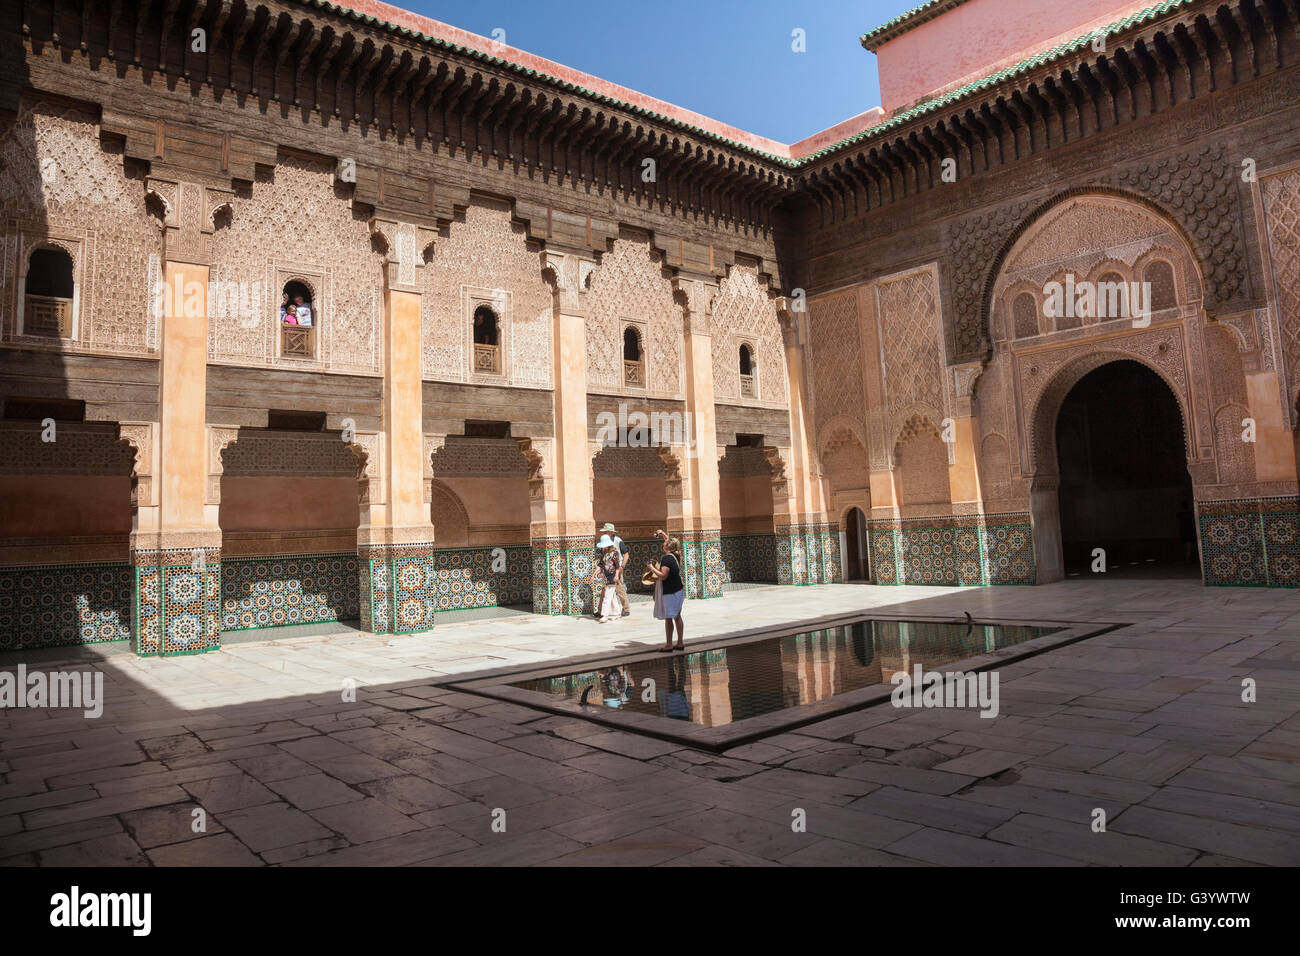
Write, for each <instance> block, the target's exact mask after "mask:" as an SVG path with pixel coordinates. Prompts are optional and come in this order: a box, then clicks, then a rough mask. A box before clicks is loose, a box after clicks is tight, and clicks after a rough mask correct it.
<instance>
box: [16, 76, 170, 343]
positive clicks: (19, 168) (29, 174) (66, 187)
mask: <svg viewBox="0 0 1300 956" xmlns="http://www.w3.org/2000/svg"><path fill="white" fill-rule="evenodd" d="M51 234H54V235H60V234H61V235H67V236H75V237H76V238H77V239H78V240H80V242H81V244H82V245H83V246H84V251H83V255H82V258H81V261H80V262H78V263H77V265H78V271H77V282H78V293H79V298H80V303H79V316H78V326H79V329H78V336H77V341H76V342H75V343H73V344H72V345H71V346H69V347H70V348H72V349H77V350H96V351H97V350H104V351H113V352H146V351H149V350H150V349H151V348H154V347H156V338H157V331H156V320H155V318H154V310H153V307H152V306H153V301H152V300H153V291H154V285H153V283H152V282H151V281H150V279H151V275H150V271H149V264H150V255H151V254H152V255H153V256H155V258H156V257H157V256H158V254H159V253H160V252H161V250H162V236H161V233H160V232H159V228H158V221H157V219H156V218H155V217H153V216H151V215H150V214H149V211H148V209H147V208H146V206H145V190H144V187H143V185H142V184H141V183H139V182H134V181H132V180H130V179H127V177H126V176H125V174H124V172H123V168H122V159H121V157H120V156H117V155H113V154H112V153H111V152H109V151H107V150H106V149H105V147H104V146H103V145H102V144H101V143H100V138H99V125H98V123H96V122H95V118H94V116H93V115H92V114H91V113H90V112H89V111H86V110H82V109H80V108H78V107H70V106H64V105H61V104H53V103H44V102H41V101H35V102H24V104H23V105H22V107H21V108H20V110H19V113H18V115H17V117H16V119H15V121H14V123H13V124H12V125H11V126H9V127H8V128H7V129H5V130H4V132H3V134H2V135H0V235H3V237H4V240H5V241H4V249H3V252H4V270H3V275H2V276H0V296H2V297H3V298H2V299H0V301H3V302H4V303H5V309H4V311H5V312H6V313H8V315H9V316H10V320H9V323H8V324H7V327H6V328H5V329H4V334H5V336H6V337H12V336H13V334H14V329H15V327H14V325H13V324H12V323H13V321H14V319H15V318H16V315H17V312H16V309H15V308H14V307H13V306H15V305H16V302H17V294H18V284H17V280H18V276H19V275H20V274H21V273H23V272H25V271H26V264H25V263H22V262H20V261H19V257H20V256H21V255H22V253H23V251H24V250H26V249H27V248H29V247H30V246H31V245H32V244H34V243H35V242H36V241H37V240H39V239H41V238H43V237H45V236H47V235H51ZM35 341H47V342H48V340H41V339H37V340H35Z"/></svg>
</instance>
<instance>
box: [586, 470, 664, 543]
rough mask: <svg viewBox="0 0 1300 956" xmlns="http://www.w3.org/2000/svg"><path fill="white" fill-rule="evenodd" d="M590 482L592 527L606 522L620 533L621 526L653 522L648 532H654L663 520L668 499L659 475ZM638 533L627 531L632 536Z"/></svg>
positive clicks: (634, 536)
mask: <svg viewBox="0 0 1300 956" xmlns="http://www.w3.org/2000/svg"><path fill="white" fill-rule="evenodd" d="M592 484H593V485H594V488H593V492H594V493H593V495H592V510H593V514H594V516H595V519H596V527H598V528H599V527H600V526H601V525H602V524H604V523H605V522H606V521H609V522H612V523H613V524H614V526H615V527H617V528H618V529H619V533H620V534H622V532H623V528H624V526H629V527H630V526H633V525H637V526H640V525H653V527H651V528H650V534H654V531H655V529H656V528H662V527H664V525H665V524H666V523H667V521H668V500H667V498H665V497H664V480H663V479H662V478H596V479H595V480H594V481H593V482H592ZM640 536H641V535H640V534H638V533H636V532H631V533H630V537H633V538H636V537H640ZM625 537H626V536H625Z"/></svg>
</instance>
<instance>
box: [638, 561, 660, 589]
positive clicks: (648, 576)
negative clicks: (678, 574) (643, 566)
mask: <svg viewBox="0 0 1300 956" xmlns="http://www.w3.org/2000/svg"><path fill="white" fill-rule="evenodd" d="M655 567H659V565H657V564H656V565H655ZM658 583H659V575H657V574H655V573H654V572H653V571H650V570H648V569H647V571H646V573H645V574H643V575H641V585H642V587H647V588H652V587H654V586H655V585H656V584H658Z"/></svg>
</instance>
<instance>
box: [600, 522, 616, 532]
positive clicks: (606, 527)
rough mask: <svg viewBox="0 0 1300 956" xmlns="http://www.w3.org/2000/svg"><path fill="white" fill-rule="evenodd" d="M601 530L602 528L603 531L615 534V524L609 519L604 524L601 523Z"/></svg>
mask: <svg viewBox="0 0 1300 956" xmlns="http://www.w3.org/2000/svg"><path fill="white" fill-rule="evenodd" d="M600 530H601V531H608V532H609V533H610V534H614V533H615V531H614V526H613V525H612V524H611V523H610V522H608V521H606V522H605V523H604V524H603V525H601V528H600Z"/></svg>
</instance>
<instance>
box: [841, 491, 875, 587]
mask: <svg viewBox="0 0 1300 956" xmlns="http://www.w3.org/2000/svg"><path fill="white" fill-rule="evenodd" d="M866 531H867V522H866V517H865V516H864V515H863V514H862V509H861V508H850V509H849V510H848V513H847V514H846V515H845V516H844V550H845V564H844V580H845V581H866V580H867V579H868V577H869V575H870V571H869V569H868V566H867V564H868V559H867V533H866Z"/></svg>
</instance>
